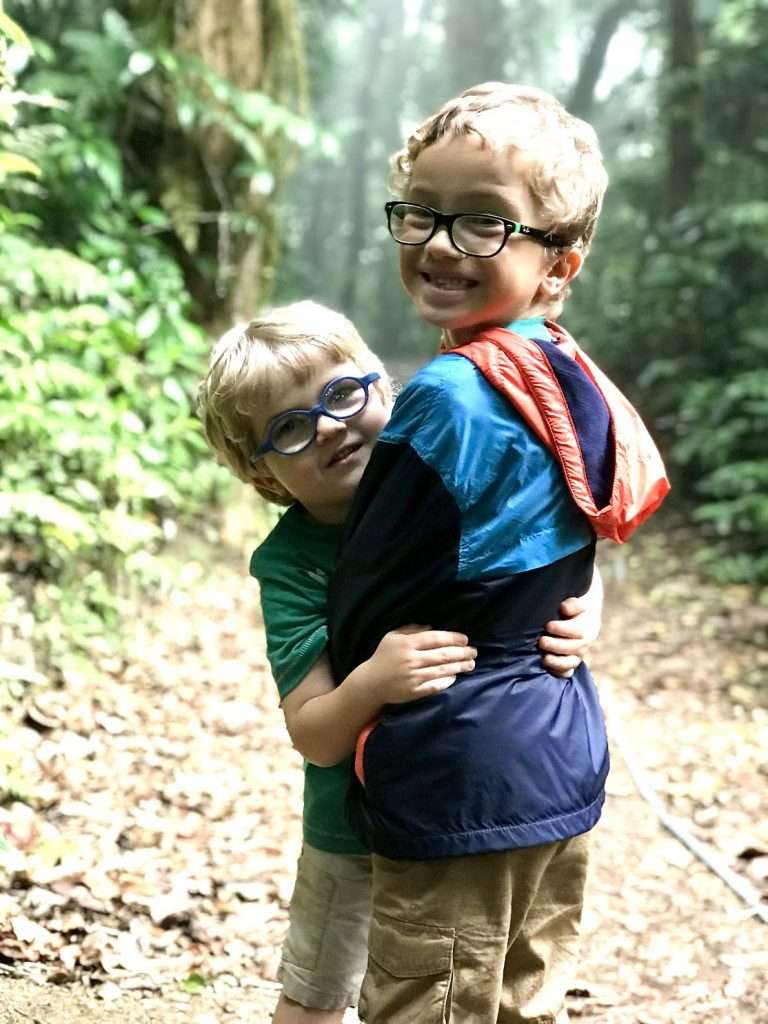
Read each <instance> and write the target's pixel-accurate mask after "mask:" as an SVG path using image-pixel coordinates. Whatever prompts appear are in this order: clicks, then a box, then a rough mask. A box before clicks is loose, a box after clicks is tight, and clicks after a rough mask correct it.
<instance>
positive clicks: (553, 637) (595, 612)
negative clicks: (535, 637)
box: [538, 572, 603, 679]
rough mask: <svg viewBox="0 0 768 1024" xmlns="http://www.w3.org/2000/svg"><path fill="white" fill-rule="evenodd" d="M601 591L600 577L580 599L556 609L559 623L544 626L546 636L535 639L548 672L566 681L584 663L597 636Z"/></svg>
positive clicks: (567, 602) (573, 599)
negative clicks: (558, 614) (559, 615)
mask: <svg viewBox="0 0 768 1024" xmlns="http://www.w3.org/2000/svg"><path fill="white" fill-rule="evenodd" d="M602 610H603V591H602V582H601V581H600V577H599V575H598V574H597V572H596V573H595V581H594V582H593V584H592V586H591V587H590V589H589V590H588V591H587V593H586V594H585V595H584V597H569V598H568V599H567V600H565V601H563V603H562V604H561V605H560V614H561V615H562V616H563V618H562V619H556V620H553V621H551V622H548V623H547V624H546V626H545V627H544V628H545V630H546V632H545V633H544V635H543V636H542V637H540V638H539V645H538V646H539V650H540V651H542V652H543V653H544V657H543V658H542V661H543V662H544V666H545V668H546V669H547V671H548V672H551V673H552V674H553V675H556V676H561V677H562V678H563V679H570V677H571V676H572V675H573V673H574V672H575V670H576V669H577V668H578V667H579V665H580V664H581V663H582V661H583V660H584V656H585V655H586V653H587V651H588V650H589V648H590V647H591V646H592V644H593V643H594V642H595V640H597V638H598V636H599V635H600V626H601V625H602V620H601V615H602Z"/></svg>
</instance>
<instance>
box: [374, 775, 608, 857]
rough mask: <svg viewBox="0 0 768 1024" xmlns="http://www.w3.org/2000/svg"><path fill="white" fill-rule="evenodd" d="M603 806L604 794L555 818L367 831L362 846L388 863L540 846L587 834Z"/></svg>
mask: <svg viewBox="0 0 768 1024" xmlns="http://www.w3.org/2000/svg"><path fill="white" fill-rule="evenodd" d="M604 802H605V790H603V791H601V793H600V794H599V795H598V796H597V797H596V799H595V800H593V801H592V803H591V804H589V805H588V806H587V807H582V808H580V809H579V810H578V811H573V812H571V813H569V814H564V815H561V816H559V817H556V818H549V819H546V820H543V821H534V822H525V823H523V824H520V825H500V826H498V827H494V828H482V829H475V830H472V831H469V832H456V833H449V834H445V835H425V836H418V835H403V834H402V833H400V834H398V835H394V836H393V835H392V834H391V833H386V834H385V833H384V831H383V830H382V829H370V831H368V834H367V835H366V843H367V844H368V845H369V846H370V848H371V850H372V852H373V853H375V854H378V855H379V856H381V857H387V858H389V859H390V860H434V859H436V858H438V857H464V856H469V855H472V854H478V853H499V852H501V851H503V850H515V849H518V848H523V847H526V846H543V845H545V844H547V843H557V842H560V840H562V839H572V838H573V837H574V836H578V835H581V834H582V833H583V832H589V830H590V829H591V828H594V826H595V825H596V824H597V822H598V821H599V820H600V815H601V813H602V809H603V803H604Z"/></svg>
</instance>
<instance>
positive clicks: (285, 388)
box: [264, 359, 363, 420]
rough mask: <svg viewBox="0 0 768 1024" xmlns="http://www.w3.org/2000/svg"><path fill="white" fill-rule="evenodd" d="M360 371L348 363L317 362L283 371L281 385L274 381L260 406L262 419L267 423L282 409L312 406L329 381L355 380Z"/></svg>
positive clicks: (349, 361)
mask: <svg viewBox="0 0 768 1024" xmlns="http://www.w3.org/2000/svg"><path fill="white" fill-rule="evenodd" d="M362 372H363V371H362V370H361V369H360V367H359V366H358V365H357V363H355V362H353V361H352V360H349V359H348V360H341V361H339V360H333V359H323V360H318V361H317V362H316V363H314V364H310V365H307V366H303V367H301V368H300V369H294V370H293V371H284V375H283V376H282V380H281V381H279V382H278V381H277V380H276V381H275V383H274V385H273V386H272V387H271V388H270V389H269V393H268V395H267V397H266V401H265V403H264V411H265V413H266V414H265V415H264V419H265V420H270V419H271V418H272V417H273V416H275V415H277V414H278V413H280V412H284V411H285V410H286V409H298V408H303V407H305V406H312V405H314V404H315V403H316V402H317V400H318V398H319V397H320V392H321V391H322V390H323V388H324V387H325V385H326V384H328V383H329V381H332V380H333V379H334V378H335V377H343V376H347V375H350V376H353V377H359V376H360V375H361V374H362Z"/></svg>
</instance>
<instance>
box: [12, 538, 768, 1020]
mask: <svg viewBox="0 0 768 1024" xmlns="http://www.w3.org/2000/svg"><path fill="white" fill-rule="evenodd" d="M683 545H684V537H683V536H681V535H679V534H668V535H660V534H656V535H654V536H650V535H649V536H648V537H647V538H646V537H644V536H642V535H641V536H640V537H639V538H638V539H637V541H633V542H632V544H631V545H630V546H629V548H628V549H627V551H626V552H625V551H624V550H618V551H612V552H609V551H606V552H605V556H608V557H604V556H603V553H602V551H601V559H602V561H603V566H604V572H605V575H606V577H607V582H608V599H607V602H606V623H605V627H604V633H603V639H602V640H601V642H600V645H599V649H598V650H597V652H596V654H595V656H594V658H592V659H591V661H592V664H593V668H594V671H595V674H596V676H597V677H598V679H599V680H601V681H602V682H601V685H602V686H603V691H604V694H605V697H606V705H607V707H608V708H609V712H610V715H609V717H610V721H611V728H612V730H613V731H614V733H615V732H616V730H617V729H621V730H622V733H623V734H626V737H627V738H628V740H629V742H630V743H631V745H632V747H633V749H634V751H635V754H636V756H637V758H638V760H639V761H640V762H642V764H643V766H644V768H645V770H646V771H647V772H648V773H649V775H650V778H651V780H652V782H653V784H654V786H655V787H656V789H657V791H658V792H659V794H660V796H661V797H662V798H663V800H664V801H665V804H666V806H667V807H668V808H669V810H670V811H671V812H673V813H674V814H676V815H679V816H680V817H682V818H684V819H686V820H687V821H688V822H689V824H690V826H691V828H692V829H693V831H694V832H695V834H696V836H697V837H698V838H700V839H702V840H703V841H705V842H707V843H708V844H711V846H712V847H713V848H714V849H716V850H717V851H718V852H719V854H720V855H721V856H722V857H723V858H724V859H725V860H726V862H727V863H728V864H729V865H730V866H731V867H732V868H734V869H735V870H737V871H739V872H741V873H742V874H743V875H744V876H745V877H747V878H749V879H750V881H751V882H752V884H753V885H754V886H756V887H757V888H759V889H760V890H761V891H762V892H763V893H764V894H765V895H768V884H766V879H767V878H768V813H767V812H768V786H767V785H766V780H767V779H768V710H766V707H767V706H768V700H767V695H768V681H767V680H766V675H767V674H768V673H767V672H766V670H767V669H768V653H767V652H766V642H765V641H766V631H768V609H765V608H761V607H759V606H758V605H756V604H755V602H754V600H753V596H752V595H751V594H750V593H749V592H748V591H745V590H743V589H740V588H721V587H716V586H714V585H712V584H703V583H701V581H700V580H699V579H698V578H697V577H696V575H695V574H694V573H693V572H692V571H691V569H690V561H689V558H688V555H687V554H686V553H685V552H684V551H683V550H682V548H683ZM186 553H187V556H188V557H187V562H186V565H185V566H184V569H183V572H181V573H180V574H179V576H178V578H177V580H176V583H175V585H174V586H172V587H169V588H168V589H167V591H166V593H165V594H164V597H163V600H162V601H161V602H159V603H158V604H157V605H156V606H153V607H151V608H146V609H144V611H143V613H142V615H141V616H140V617H139V619H138V620H137V623H136V633H135V641H134V643H133V644H132V646H131V649H130V650H128V651H126V652H125V655H124V656H123V657H121V658H119V659H117V658H115V657H114V656H112V655H110V654H109V653H108V652H107V651H106V650H102V651H100V650H94V652H93V656H92V658H91V660H90V663H89V664H83V663H77V664H73V665H72V667H71V669H70V670H68V671H67V672H66V674H65V678H64V679H63V680H62V685H61V686H60V687H59V688H50V687H49V688H47V689H39V688H38V689H35V688H34V686H33V682H32V681H27V680H24V679H21V680H18V679H17V680H16V682H15V684H14V685H16V686H19V687H21V692H23V694H24V697H23V699H22V700H20V701H18V702H17V703H16V704H15V705H14V720H13V726H14V728H13V731H12V733H11V732H9V733H8V739H7V741H6V742H5V744H4V749H3V750H2V751H0V766H1V767H2V768H3V775H4V779H5V782H4V786H5V797H6V799H5V802H4V804H3V805H2V806H0V872H1V876H0V973H2V971H3V970H4V971H5V972H6V973H8V974H10V975H14V974H15V975H16V976H20V972H22V970H23V972H24V973H25V975H26V976H31V977H35V978H38V979H39V980H41V981H46V982H49V983H65V982H74V983H75V987H73V988H72V989H71V991H72V993H73V995H72V998H73V999H74V998H75V993H76V992H77V991H80V990H81V987H82V986H86V987H87V988H88V989H89V990H92V991H95V992H98V993H99V994H100V995H101V996H102V998H103V999H104V1000H106V1001H107V1002H110V1001H113V1000H116V999H118V998H120V997H124V998H126V999H128V998H135V997H136V996H138V995H139V994H141V995H142V998H143V999H144V1000H150V999H152V998H154V996H153V993H154V994H155V995H157V994H158V993H167V992H168V991H169V986H170V987H172V988H173V989H175V990H176V991H178V992H180V997H181V998H183V999H186V1000H194V999H196V998H201V997H198V996H196V995H195V993H196V992H199V991H200V990H201V989H207V990H213V989H216V990H217V991H218V990H222V987H223V988H224V989H226V990H227V991H231V992H235V991H238V992H241V993H242V996H243V1000H244V1004H243V1005H244V1006H245V1005H249V1006H250V1007H251V1010H250V1012H247V1011H246V1010H245V1009H243V1010H242V1011H241V1012H242V1013H243V1014H244V1016H243V1017H242V1018H241V1017H240V1016H237V1017H236V1018H235V1016H233V1015H228V1011H227V1010H226V1008H224V1009H222V1008H219V1009H217V1010H215V1011H213V1010H211V1011H210V1012H208V1011H206V1014H204V1015H203V1016H201V1017H200V1020H203V1019H205V1020H206V1022H210V1024H215V1022H216V1021H219V1020H222V1021H224V1020H226V1021H230V1020H232V1021H234V1020H235V1019H237V1020H238V1021H239V1020H241V1019H243V1020H249V1022H250V1024H259V1022H260V1021H266V1020H268V1010H267V1009H262V1011H260V1012H261V1014H262V1015H261V1016H259V1015H258V1014H259V1011H257V1010H256V1009H255V1006H256V1004H255V1002H253V1000H252V997H251V996H249V992H255V991H257V990H258V989H259V987H262V988H267V989H270V992H269V995H270V999H272V998H273V994H272V991H271V984H272V983H273V982H274V978H275V972H276V967H277V961H278V953H279V945H280V941H281V939H282V936H283V933H284V930H285V926H286V911H287V905H288V901H289V899H290V895H291V888H292V882H293V871H294V864H295V859H296V856H297V855H298V850H299V844H300V825H299V816H300V807H301V787H302V775H301V768H300V764H301V763H300V759H299V757H298V755H296V754H295V752H293V751H292V750H291V749H290V747H289V745H288V742H287V740H286V737H285V734H284V728H283V723H282V716H281V715H280V712H279V710H278V708H277V698H276V694H275V692H274V686H273V683H272V681H271V679H270V677H269V674H268V672H267V670H266V668H265V663H264V649H263V635H262V632H261V629H260V625H259V620H258V614H257V610H256V609H257V606H258V600H257V592H256V587H255V584H254V585H252V584H251V581H249V580H248V579H247V578H246V576H245V570H244V566H245V558H244V557H243V558H239V559H237V560H235V561H230V563H226V562H224V561H223V560H222V557H223V556H222V552H221V549H220V548H211V547H206V548H202V549H200V550H199V551H197V552H196V553H192V552H189V551H188V552H186ZM0 657H1V656H0ZM37 682H39V680H37ZM585 931H586V938H585V948H584V953H585V956H584V963H583V967H582V977H581V980H580V982H579V989H578V991H575V992H574V993H573V996H572V1016H573V1017H574V1018H576V1019H585V1020H586V1019H589V1020H595V1021H600V1022H601V1024H666V1022H669V1021H676V1022H684V1024H688V1022H691V1024H692V1022H693V1021H696V1022H697V1024H699V1022H701V1021H707V1022H713V1024H714V1022H718V1024H729V1022H731V1021H732V1022H734V1024H744V1022H755V1024H757V1022H760V1021H762V1020H764V1019H768V1005H767V1004H766V997H765V995H764V992H763V989H764V978H765V976H766V972H767V971H768V952H767V951H768V929H766V927H765V926H764V925H761V924H760V923H759V922H757V921H755V920H754V919H747V918H745V917H744V908H743V905H742V904H740V903H739V901H738V900H737V899H736V897H735V896H733V894H732V893H731V892H730V891H729V890H728V889H727V888H726V887H725V886H724V885H723V884H722V883H721V882H720V881H719V879H717V878H716V877H715V876H714V875H713V874H712V873H711V872H710V871H708V870H707V869H706V868H705V867H704V866H703V865H701V864H700V863H699V862H698V861H696V859H695V858H694V857H693V856H692V854H691V853H690V852H689V851H688V850H686V849H685V848H684V847H682V846H681V845H680V844H679V843H678V842H677V841H676V840H675V839H674V838H673V837H672V836H671V835H669V833H667V832H664V831H663V830H662V829H660V828H659V826H658V823H657V821H656V819H655V816H654V814H653V812H652V811H651V810H650V808H649V807H648V805H647V804H646V803H645V802H644V801H643V800H642V799H641V798H640V797H639V796H638V794H637V792H636V791H635V789H634V786H633V785H632V782H631V779H630V778H629V776H628V775H627V773H626V770H625V768H624V766H623V765H622V763H621V760H620V758H619V757H618V754H617V752H616V750H615V749H614V770H613V772H612V775H611V778H610V783H609V798H608V803H607V808H606V814H605V818H604V821H603V822H602V823H601V825H600V826H599V828H598V829H597V830H596V832H595V860H594V871H593V879H592V885H591V888H590V898H589V901H588V905H587V909H586V914H585ZM3 965H4V967H3ZM78 986H80V988H78ZM182 990H183V991H182ZM125 993H128V995H124V994H125ZM249 1000H251V1001H250V1002H249ZM78 1005H79V1004H78ZM217 1005H218V1004H217ZM221 1005H223V1004H221ZM262 1005H263V1004H262ZM102 1006H104V1003H102ZM104 1012H106V1010H105V1011H104ZM186 1012H187V1011H179V1016H178V1017H171V1016H170V1015H169V1016H167V1017H166V1016H165V1015H164V1013H162V1012H161V1011H159V1010H157V1011H153V1014H152V1017H151V1019H152V1021H153V1022H155V1021H165V1020H166V1019H167V1020H169V1021H170V1020H171V1019H173V1020H174V1021H176V1020H177V1019H178V1020H184V1019H191V1018H188V1017H186V1016H185V1014H186ZM231 1012H232V1014H234V1012H235V1011H234V1010H232V1011H231ZM169 1014H170V1010H169ZM18 1019H21V1018H18ZM55 1019H61V1020H62V1021H67V1024H69V1019H74V1018H68V1017H67V1015H66V1014H63V1015H62V1016H61V1017H60V1018H56V1017H55V1015H54V1014H50V1015H49V1016H48V1017H46V1020H47V1021H48V1020H51V1021H53V1020H55ZM77 1019H78V1021H80V1020H82V1021H90V1020H91V1017H89V1016H88V1012H87V1011H86V1010H82V1011H81V1010H78V1016H77ZM92 1019H93V1021H94V1022H95V1021H98V1020H100V1019H107V1017H106V1016H104V1013H102V1014H99V1013H98V1012H94V1015H93V1018H92ZM110 1019H111V1018H110ZM135 1019H137V1020H138V1019H139V1017H138V1016H137V1017H136V1018H135Z"/></svg>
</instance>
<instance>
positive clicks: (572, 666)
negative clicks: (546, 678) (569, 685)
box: [541, 654, 582, 679]
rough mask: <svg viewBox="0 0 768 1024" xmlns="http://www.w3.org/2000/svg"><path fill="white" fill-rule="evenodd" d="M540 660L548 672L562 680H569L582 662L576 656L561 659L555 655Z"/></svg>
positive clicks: (548, 655)
mask: <svg viewBox="0 0 768 1024" xmlns="http://www.w3.org/2000/svg"><path fill="white" fill-rule="evenodd" d="M541 660H542V661H543V663H544V667H545V668H546V670H547V671H548V672H550V673H551V674H552V675H553V676H560V677H561V678H563V679H570V678H571V676H572V675H573V673H574V672H575V671H576V669H577V668H578V667H579V665H580V664H581V661H582V659H581V658H579V657H578V656H574V657H562V656H558V655H555V654H547V655H546V656H545V657H544V658H542V659H541Z"/></svg>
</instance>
